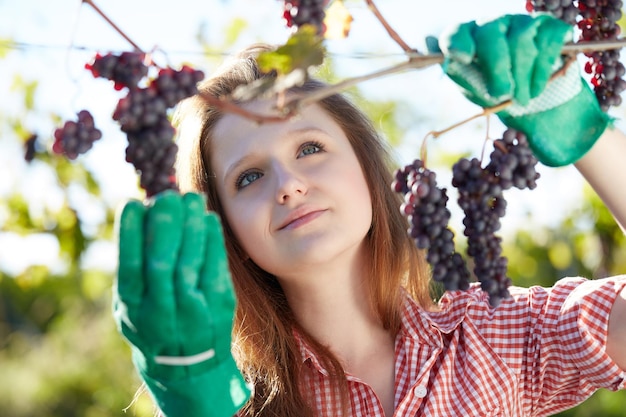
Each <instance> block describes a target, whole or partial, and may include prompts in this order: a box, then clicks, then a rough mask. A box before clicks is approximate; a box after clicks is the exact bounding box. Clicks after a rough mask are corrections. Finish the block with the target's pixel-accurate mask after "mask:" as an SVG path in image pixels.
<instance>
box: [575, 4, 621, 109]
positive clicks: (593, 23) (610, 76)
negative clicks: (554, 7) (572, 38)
mask: <svg viewBox="0 0 626 417" xmlns="http://www.w3.org/2000/svg"><path fill="white" fill-rule="evenodd" d="M578 8H579V9H580V15H581V17H582V19H581V20H580V22H578V28H579V29H580V30H581V35H580V39H581V40H585V41H601V40H609V39H617V37H618V36H619V34H620V27H619V25H618V24H617V21H618V20H619V19H620V18H621V17H622V0H579V2H578ZM585 55H586V56H587V57H588V59H589V60H588V61H587V64H586V65H585V71H586V72H587V73H589V74H592V78H591V83H592V84H593V86H594V92H595V93H596V97H597V98H598V102H599V103H600V107H602V109H603V110H604V111H606V110H608V109H609V107H611V106H619V105H620V104H621V103H622V97H621V93H622V92H623V91H624V89H626V81H624V79H623V78H622V77H623V76H624V73H626V69H625V68H624V64H622V63H621V62H620V61H619V57H620V49H611V50H607V51H594V52H587V53H585Z"/></svg>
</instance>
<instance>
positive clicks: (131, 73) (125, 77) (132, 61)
mask: <svg viewBox="0 0 626 417" xmlns="http://www.w3.org/2000/svg"><path fill="white" fill-rule="evenodd" d="M144 60H145V54H143V53H140V52H122V53H121V54H120V55H115V54H112V53H108V54H106V55H100V54H97V55H96V56H95V58H94V60H93V62H91V63H88V64H86V65H85V68H86V69H88V70H89V71H91V73H92V75H93V76H94V77H96V78H98V77H101V78H106V79H108V80H111V81H113V83H114V86H115V89H116V90H121V89H123V88H128V89H131V90H132V89H135V88H137V86H138V84H139V82H140V81H141V80H142V79H143V78H144V77H145V76H146V75H148V66H147V65H146V64H145V63H144Z"/></svg>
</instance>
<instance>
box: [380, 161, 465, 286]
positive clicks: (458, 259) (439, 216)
mask: <svg viewBox="0 0 626 417" xmlns="http://www.w3.org/2000/svg"><path fill="white" fill-rule="evenodd" d="M392 188H393V190H394V191H396V192H398V193H401V194H402V195H404V203H403V204H402V206H401V208H400V210H401V211H402V213H403V214H404V215H405V216H407V217H408V220H409V224H410V227H409V230H408V233H409V235H410V236H411V237H412V238H413V239H414V241H415V244H416V246H417V247H418V248H420V249H427V253H426V260H427V261H428V263H429V264H430V266H431V269H432V276H433V279H434V280H435V281H438V282H441V283H443V284H444V287H445V289H446V290H459V289H461V290H465V289H467V288H468V287H469V280H470V273H469V270H468V269H467V266H466V265H465V260H464V259H463V257H462V256H461V254H459V253H458V252H456V250H455V246H454V233H453V232H452V230H450V227H448V221H449V220H450V211H449V210H448V209H447V207H446V204H447V202H448V196H447V194H446V190H445V188H439V187H438V186H437V180H436V174H435V173H434V172H433V171H430V170H429V169H427V168H425V167H424V163H423V162H422V161H421V160H419V159H416V160H415V161H414V162H413V163H412V164H410V165H407V166H405V167H404V168H402V169H398V170H397V171H396V172H395V179H394V182H393V184H392Z"/></svg>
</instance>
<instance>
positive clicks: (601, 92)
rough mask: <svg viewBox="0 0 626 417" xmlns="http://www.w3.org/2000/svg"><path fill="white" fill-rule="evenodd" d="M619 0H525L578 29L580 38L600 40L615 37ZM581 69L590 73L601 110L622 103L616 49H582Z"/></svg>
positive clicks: (625, 85) (620, 69)
mask: <svg viewBox="0 0 626 417" xmlns="http://www.w3.org/2000/svg"><path fill="white" fill-rule="evenodd" d="M622 6H623V2H622V0H577V1H574V0H526V9H527V10H528V11H529V12H531V11H533V10H536V11H543V12H548V13H551V14H552V15H553V16H555V17H558V18H560V19H562V20H563V21H565V22H567V23H569V24H571V25H576V26H577V27H578V29H580V38H579V39H580V40H582V41H603V40H612V39H617V37H618V36H619V34H620V32H621V30H620V27H619V25H618V24H617V22H618V21H619V19H620V18H621V17H622ZM585 55H586V56H587V57H588V61H587V63H586V65H585V72H587V73H588V74H591V84H592V85H593V88H594V92H595V94H596V97H597V99H598V103H600V107H601V108H602V110H604V111H607V110H608V109H609V108H610V107H611V106H619V105H620V104H621V103H622V98H621V93H622V92H623V91H624V90H625V89H626V81H625V80H624V79H623V78H622V77H623V76H624V74H625V73H626V69H625V68H624V65H623V64H622V63H621V62H620V61H619V57H620V49H612V50H606V51H594V52H586V53H585Z"/></svg>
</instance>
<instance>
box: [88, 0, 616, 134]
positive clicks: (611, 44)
mask: <svg viewBox="0 0 626 417" xmlns="http://www.w3.org/2000/svg"><path fill="white" fill-rule="evenodd" d="M82 2H83V3H86V4H88V5H89V6H91V7H92V8H93V9H94V10H95V11H96V12H97V13H98V14H99V15H100V16H101V17H102V18H103V19H104V20H105V21H106V22H107V23H108V24H109V25H111V27H112V28H113V29H114V30H115V31H116V32H118V33H119V34H120V35H121V36H122V37H123V38H124V39H125V40H126V41H127V42H128V43H129V44H130V45H131V46H132V47H133V48H134V49H135V51H137V52H140V53H144V52H143V50H142V49H141V48H140V47H139V45H137V44H136V43H135V42H134V41H133V40H132V39H131V38H130V37H129V36H128V35H127V34H126V33H125V32H124V31H123V30H121V29H120V28H119V27H118V26H117V25H116V24H115V23H114V22H113V21H112V20H111V19H110V18H109V17H108V16H107V15H106V14H105V13H104V12H103V11H102V10H101V9H100V8H99V7H98V6H97V5H96V4H95V2H94V1H93V0H82ZM365 2H366V3H367V5H368V7H369V8H370V10H371V11H372V13H374V15H375V16H376V17H377V19H378V20H379V21H380V22H381V24H382V25H383V26H384V28H385V30H386V31H387V33H388V34H389V36H390V37H391V38H392V39H393V40H394V41H396V42H397V43H398V45H400V47H402V49H403V50H404V51H405V52H406V54H407V56H408V60H407V61H405V62H401V63H399V64H394V65H392V66H390V67H387V68H383V69H380V70H377V71H374V72H371V73H368V74H364V75H360V76H356V77H350V78H346V79H344V80H343V81H340V82H337V83H335V84H330V85H328V86H326V87H323V88H321V89H318V90H316V91H313V92H310V93H307V94H303V95H295V96H294V97H292V98H291V99H288V100H287V101H286V102H285V103H284V105H283V106H281V110H282V112H281V113H280V114H278V115H267V114H259V113H255V112H251V111H249V110H246V109H244V108H243V107H241V106H240V105H238V104H236V103H235V102H234V100H232V99H231V98H230V97H213V96H208V95H206V94H203V95H202V97H203V99H204V100H207V102H208V103H209V104H210V105H212V106H215V107H217V108H219V109H220V110H221V111H223V112H227V113H234V114H238V115H240V116H242V117H246V118H249V119H251V120H253V121H255V122H257V123H271V122H279V121H284V120H287V119H289V118H291V117H292V116H294V115H295V114H297V112H298V111H299V109H301V108H303V107H305V106H307V105H309V104H312V103H315V102H317V101H319V100H322V99H324V98H326V97H329V96H332V95H333V94H337V93H339V92H341V91H344V90H346V89H348V88H350V87H353V86H355V85H357V84H360V83H362V82H365V81H369V80H372V79H376V78H381V77H383V76H387V75H392V74H398V73H401V72H404V71H408V70H411V69H421V68H426V67H429V66H431V65H437V64H442V63H443V62H444V56H443V55H442V54H439V53H435V54H427V55H424V54H421V53H419V52H418V51H417V50H416V49H414V48H411V47H410V46H409V45H408V44H407V43H406V42H404V41H403V40H402V38H400V36H399V35H398V34H397V32H396V31H395V30H394V29H393V28H392V27H391V26H390V25H389V23H388V22H387V20H386V19H385V18H384V17H383V16H382V14H381V13H380V11H379V10H378V8H377V7H376V5H375V4H374V1H373V0H365ZM624 46H626V39H624V38H620V39H616V40H603V41H585V42H577V43H570V44H566V45H565V46H564V47H563V50H562V52H563V54H565V55H575V54H577V53H579V52H588V51H603V50H610V49H618V48H622V47H624ZM482 115H483V114H482V113H481V114H480V115H476V116H473V117H472V118H470V119H469V120H473V119H474V118H477V117H480V116H482ZM467 121H468V120H464V121H462V122H460V123H459V124H463V123H466V122H467ZM448 130H450V128H448V129H445V130H444V131H441V133H439V135H440V134H442V133H445V132H447V131H448Z"/></svg>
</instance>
